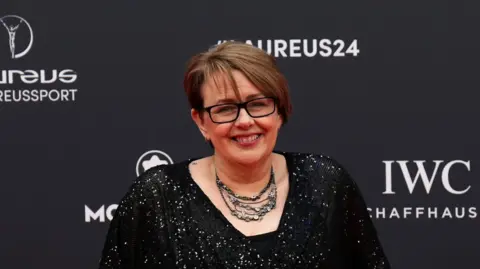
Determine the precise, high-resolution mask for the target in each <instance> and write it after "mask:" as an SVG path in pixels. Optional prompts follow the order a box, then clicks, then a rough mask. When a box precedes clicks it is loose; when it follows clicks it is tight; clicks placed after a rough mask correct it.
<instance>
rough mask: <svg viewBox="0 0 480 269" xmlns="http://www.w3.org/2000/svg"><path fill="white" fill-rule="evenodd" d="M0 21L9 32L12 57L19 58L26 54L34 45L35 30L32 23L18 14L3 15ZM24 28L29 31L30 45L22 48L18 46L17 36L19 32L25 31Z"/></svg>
mask: <svg viewBox="0 0 480 269" xmlns="http://www.w3.org/2000/svg"><path fill="white" fill-rule="evenodd" d="M0 22H1V23H2V25H3V26H4V27H5V29H7V32H8V43H9V45H10V56H11V57H12V59H18V58H22V57H23V56H25V55H26V54H27V53H28V52H29V51H30V49H31V48H32V45H33V30H32V27H31V26H30V24H29V23H28V22H27V21H26V20H25V19H24V18H22V17H19V16H16V15H7V16H4V17H1V18H0ZM24 28H25V29H26V30H28V32H29V41H28V42H27V44H28V45H27V46H26V47H25V48H23V50H22V48H18V47H17V41H16V37H17V32H18V31H24V30H23V29H24Z"/></svg>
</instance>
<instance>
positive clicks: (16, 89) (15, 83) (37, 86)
mask: <svg viewBox="0 0 480 269" xmlns="http://www.w3.org/2000/svg"><path fill="white" fill-rule="evenodd" d="M0 23H1V25H3V27H2V26H0V28H2V29H3V28H5V29H7V32H8V37H9V39H8V42H9V45H10V56H11V58H12V59H18V58H21V57H23V56H25V55H26V54H27V53H28V52H29V51H30V49H31V48H32V44H33V31H32V27H31V26H30V24H29V23H28V22H27V21H26V20H25V19H23V18H21V17H19V16H16V15H8V16H4V17H1V18H0ZM0 32H1V31H0ZM27 33H28V42H26V41H25V40H26V39H27V37H26V36H27ZM77 79H78V74H77V72H76V71H75V70H74V69H72V68H55V69H45V68H42V67H39V68H38V69H18V68H15V69H8V68H7V69H5V70H0V87H1V88H0V103H27V102H32V103H36V102H75V101H76V97H77V92H78V89H77V88H76V82H77ZM3 87H4V88H3Z"/></svg>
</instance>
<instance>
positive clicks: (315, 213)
mask: <svg viewBox="0 0 480 269" xmlns="http://www.w3.org/2000/svg"><path fill="white" fill-rule="evenodd" d="M184 86H185V90H186V94H187V96H188V100H189V103H190V105H191V116H192V119H193V120H194V122H195V123H196V125H197V126H198V128H199V130H200V132H201V134H202V135H203V136H204V138H205V140H206V141H207V142H208V143H210V145H211V146H212V147H213V149H214V153H213V155H212V156H208V157H204V158H194V159H190V160H186V161H183V162H180V163H176V164H172V165H161V166H157V167H155V168H151V169H150V170H148V171H146V172H145V173H144V174H142V175H141V176H140V177H139V178H138V179H137V180H136V181H135V182H134V184H133V185H132V187H131V188H130V190H129V192H128V193H127V194H126V195H125V197H124V198H123V199H122V201H121V202H120V204H119V207H118V209H117V211H116V213H115V217H114V219H113V220H112V222H111V226H110V229H109V232H108V235H107V240H106V243H105V247H104V250H103V253H102V258H101V261H100V268H115V269H116V268H132V269H133V268H135V269H139V268H332V269H333V268H345V269H346V268H372V269H373V268H377V269H379V268H390V265H389V263H388V261H387V258H386V257H385V255H384V252H383V250H382V246H381V244H380V242H379V240H378V238H377V235H376V230H375V228H374V226H373V224H372V222H371V220H370V218H369V213H368V212H367V209H366V206H365V202H364V200H363V198H362V195H361V193H360V191H359V189H358V187H357V185H356V184H355V182H354V181H353V180H352V179H351V178H350V176H349V175H348V173H347V172H346V171H345V170H344V169H343V168H342V167H341V165H340V164H338V163H337V162H336V161H335V160H333V159H332V158H329V157H327V156H323V155H316V154H302V153H290V152H278V151H274V147H275V143H276V140H277V135H278V131H279V130H280V127H281V126H282V125H283V124H285V123H286V122H287V120H288V117H289V116H290V113H291V104H290V98H289V93H288V88H287V82H286V80H285V78H284V76H283V75H282V74H281V73H280V72H279V70H278V69H277V66H276V63H275V59H274V58H273V57H271V56H269V55H268V54H266V53H265V52H264V51H262V50H261V49H258V48H255V47H253V46H251V45H247V44H243V43H237V42H226V43H223V44H221V45H218V46H216V47H215V48H213V49H211V50H209V51H207V52H204V53H201V54H199V55H197V56H195V57H193V58H192V59H191V61H190V63H189V65H188V69H187V72H186V75H185V80H184Z"/></svg>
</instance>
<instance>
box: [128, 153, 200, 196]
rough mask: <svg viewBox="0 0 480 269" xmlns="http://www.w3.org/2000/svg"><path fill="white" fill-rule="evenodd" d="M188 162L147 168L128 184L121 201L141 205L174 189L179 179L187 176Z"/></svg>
mask: <svg viewBox="0 0 480 269" xmlns="http://www.w3.org/2000/svg"><path fill="white" fill-rule="evenodd" d="M190 161H191V159H188V160H184V161H181V162H178V163H173V164H162V165H158V166H154V167H151V168H149V169H148V170H146V171H145V172H143V173H141V174H140V175H139V176H138V177H136V178H135V179H134V181H133V182H132V183H131V184H130V187H129V189H128V191H127V193H126V194H125V197H124V199H123V201H136V202H138V204H140V205H142V204H145V203H148V202H149V201H152V200H154V199H156V198H158V197H159V196H161V195H163V194H164V193H165V191H166V190H168V189H170V188H175V185H176V184H178V183H179V182H180V181H181V178H182V177H186V176H187V175H188V163H189V162H190Z"/></svg>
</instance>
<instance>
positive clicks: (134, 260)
mask: <svg viewBox="0 0 480 269" xmlns="http://www.w3.org/2000/svg"><path fill="white" fill-rule="evenodd" d="M158 174H159V173H158V172H153V171H150V172H149V173H148V174H146V175H144V176H143V177H140V178H138V179H137V180H136V181H135V182H134V183H133V184H132V185H131V186H130V188H129V190H128V192H127V193H126V194H125V195H124V196H123V198H122V199H121V201H120V203H119V204H118V207H117V210H116V211H115V213H114V217H113V219H112V221H111V222H110V226H109V229H108V232H107V235H106V239H105V243H104V246H103V250H102V252H101V257H100V262H99V268H100V269H137V268H143V267H141V266H140V265H142V266H148V264H150V263H155V264H157V265H158V264H164V265H168V264H169V263H170V262H171V260H170V257H171V256H170V251H169V250H168V249H169V246H168V236H167V234H168V233H167V228H166V225H165V217H164V214H163V210H162V206H161V201H162V198H161V195H162V194H161V192H160V191H158V188H157V187H156V184H155V183H154V182H155V180H158V178H156V177H158Z"/></svg>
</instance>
